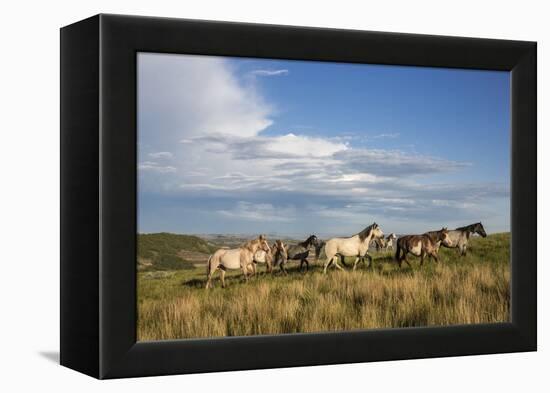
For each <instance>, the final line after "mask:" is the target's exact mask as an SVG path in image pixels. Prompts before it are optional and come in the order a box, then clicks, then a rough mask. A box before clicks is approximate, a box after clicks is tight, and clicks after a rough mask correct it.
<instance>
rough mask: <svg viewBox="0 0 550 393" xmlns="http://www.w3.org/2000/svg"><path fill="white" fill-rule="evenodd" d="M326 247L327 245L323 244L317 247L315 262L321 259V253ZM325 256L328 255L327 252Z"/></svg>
mask: <svg viewBox="0 0 550 393" xmlns="http://www.w3.org/2000/svg"><path fill="white" fill-rule="evenodd" d="M325 245H326V243H325V242H322V243H321V244H319V245H318V246H317V247H315V260H319V257H320V256H321V253H322V252H323V251H324V249H325ZM325 254H326V252H325Z"/></svg>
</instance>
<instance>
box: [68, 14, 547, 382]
mask: <svg viewBox="0 0 550 393" xmlns="http://www.w3.org/2000/svg"><path fill="white" fill-rule="evenodd" d="M536 171H537V167H536V44H535V43H533V42H520V41H505V40H488V39H475V38H459V37H439V36H424V35H410V34H396V33H378V32H364V31H349V30H331V29H314V28H301V27H286V26H268V25H255V24H241V23H225V22H207V21H193V20H179V19H168V18H146V17H131V16H119V15H97V16H94V17H92V18H89V19H86V20H84V21H81V22H77V23H75V24H72V25H69V26H66V27H64V28H62V29H61V364H62V365H65V366H67V367H70V368H73V369H75V370H78V371H80V372H83V373H86V374H88V375H91V376H94V377H97V378H119V377H131V376H145V375H162V374H177V373H194V372H209V371H226V370H241V369H255V368H273V367H290V366H305V365H320V364H336V363H349V362H366V361H376V360H392V359H413V358H422V357H443V356H458V355H470V354H489V353H503V352H518V351H534V350H536V301H537V299H536V262H537V261H536V258H537V255H536V233H537V227H536Z"/></svg>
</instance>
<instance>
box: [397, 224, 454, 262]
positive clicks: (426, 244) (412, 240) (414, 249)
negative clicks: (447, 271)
mask: <svg viewBox="0 0 550 393" xmlns="http://www.w3.org/2000/svg"><path fill="white" fill-rule="evenodd" d="M440 244H446V245H449V244H451V239H450V238H449V231H448V230H447V228H442V229H441V230H439V231H433V232H428V233H424V234H423V235H406V236H401V237H400V238H399V239H397V250H396V251H395V259H396V261H397V263H399V267H401V265H402V263H403V261H405V262H407V265H409V267H412V266H411V264H410V262H409V261H408V260H407V254H408V253H411V254H413V255H415V256H417V257H420V265H421V266H422V265H423V264H424V257H425V256H426V255H428V256H429V257H430V258H433V259H434V260H435V261H436V262H439V256H438V251H439V245H440Z"/></svg>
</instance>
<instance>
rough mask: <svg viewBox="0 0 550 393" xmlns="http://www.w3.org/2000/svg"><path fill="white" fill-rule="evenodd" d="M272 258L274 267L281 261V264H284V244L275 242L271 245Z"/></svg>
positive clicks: (286, 257)
mask: <svg viewBox="0 0 550 393" xmlns="http://www.w3.org/2000/svg"><path fill="white" fill-rule="evenodd" d="M272 252H273V256H274V258H275V265H277V263H278V262H279V260H282V261H283V262H282V263H285V262H286V261H287V259H288V254H287V250H286V247H285V245H284V243H283V242H282V241H281V240H276V241H275V244H273V251H272Z"/></svg>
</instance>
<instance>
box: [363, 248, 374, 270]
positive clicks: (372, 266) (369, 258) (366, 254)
mask: <svg viewBox="0 0 550 393" xmlns="http://www.w3.org/2000/svg"><path fill="white" fill-rule="evenodd" d="M365 257H367V258H368V260H369V266H367V267H369V268H371V269H374V259H373V258H372V257H371V256H370V254H369V253H368V252H367V253H365Z"/></svg>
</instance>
